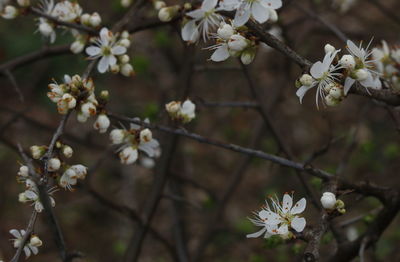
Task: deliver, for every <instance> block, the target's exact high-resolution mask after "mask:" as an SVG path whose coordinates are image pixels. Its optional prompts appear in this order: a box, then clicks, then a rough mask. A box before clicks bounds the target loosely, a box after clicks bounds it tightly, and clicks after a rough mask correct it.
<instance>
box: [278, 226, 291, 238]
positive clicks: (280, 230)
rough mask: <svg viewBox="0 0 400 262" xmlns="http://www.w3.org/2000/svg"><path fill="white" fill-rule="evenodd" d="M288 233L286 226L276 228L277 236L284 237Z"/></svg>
mask: <svg viewBox="0 0 400 262" xmlns="http://www.w3.org/2000/svg"><path fill="white" fill-rule="evenodd" d="M288 232H289V228H288V225H286V224H285V225H281V226H280V227H279V228H278V232H277V233H278V234H279V235H286V234H287V233H288Z"/></svg>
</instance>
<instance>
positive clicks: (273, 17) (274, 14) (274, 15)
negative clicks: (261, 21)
mask: <svg viewBox="0 0 400 262" xmlns="http://www.w3.org/2000/svg"><path fill="white" fill-rule="evenodd" d="M268 13H269V21H271V22H272V23H275V22H277V21H278V13H277V12H276V11H275V10H274V9H272V8H268Z"/></svg>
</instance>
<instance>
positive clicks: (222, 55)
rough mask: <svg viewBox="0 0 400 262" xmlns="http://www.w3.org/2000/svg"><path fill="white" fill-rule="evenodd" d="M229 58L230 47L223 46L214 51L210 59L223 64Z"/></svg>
mask: <svg viewBox="0 0 400 262" xmlns="http://www.w3.org/2000/svg"><path fill="white" fill-rule="evenodd" d="M228 58H229V51H228V45H227V44H222V45H221V46H219V47H218V48H217V49H216V50H215V51H214V53H213V54H212V55H211V58H210V59H211V60H212V61H214V62H221V61H225V60H226V59H228Z"/></svg>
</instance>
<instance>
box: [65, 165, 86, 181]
mask: <svg viewBox="0 0 400 262" xmlns="http://www.w3.org/2000/svg"><path fill="white" fill-rule="evenodd" d="M69 169H71V170H73V172H74V173H75V176H76V178H79V179H85V177H86V175H87V167H85V166H84V165H80V164H79V165H73V166H71V167H70V168H69Z"/></svg>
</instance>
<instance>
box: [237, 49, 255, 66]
mask: <svg viewBox="0 0 400 262" xmlns="http://www.w3.org/2000/svg"><path fill="white" fill-rule="evenodd" d="M255 56H256V52H255V50H254V49H252V48H248V49H246V50H245V51H243V53H242V54H241V55H240V61H242V63H243V64H245V65H248V64H250V63H251V62H253V60H254V57H255Z"/></svg>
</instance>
